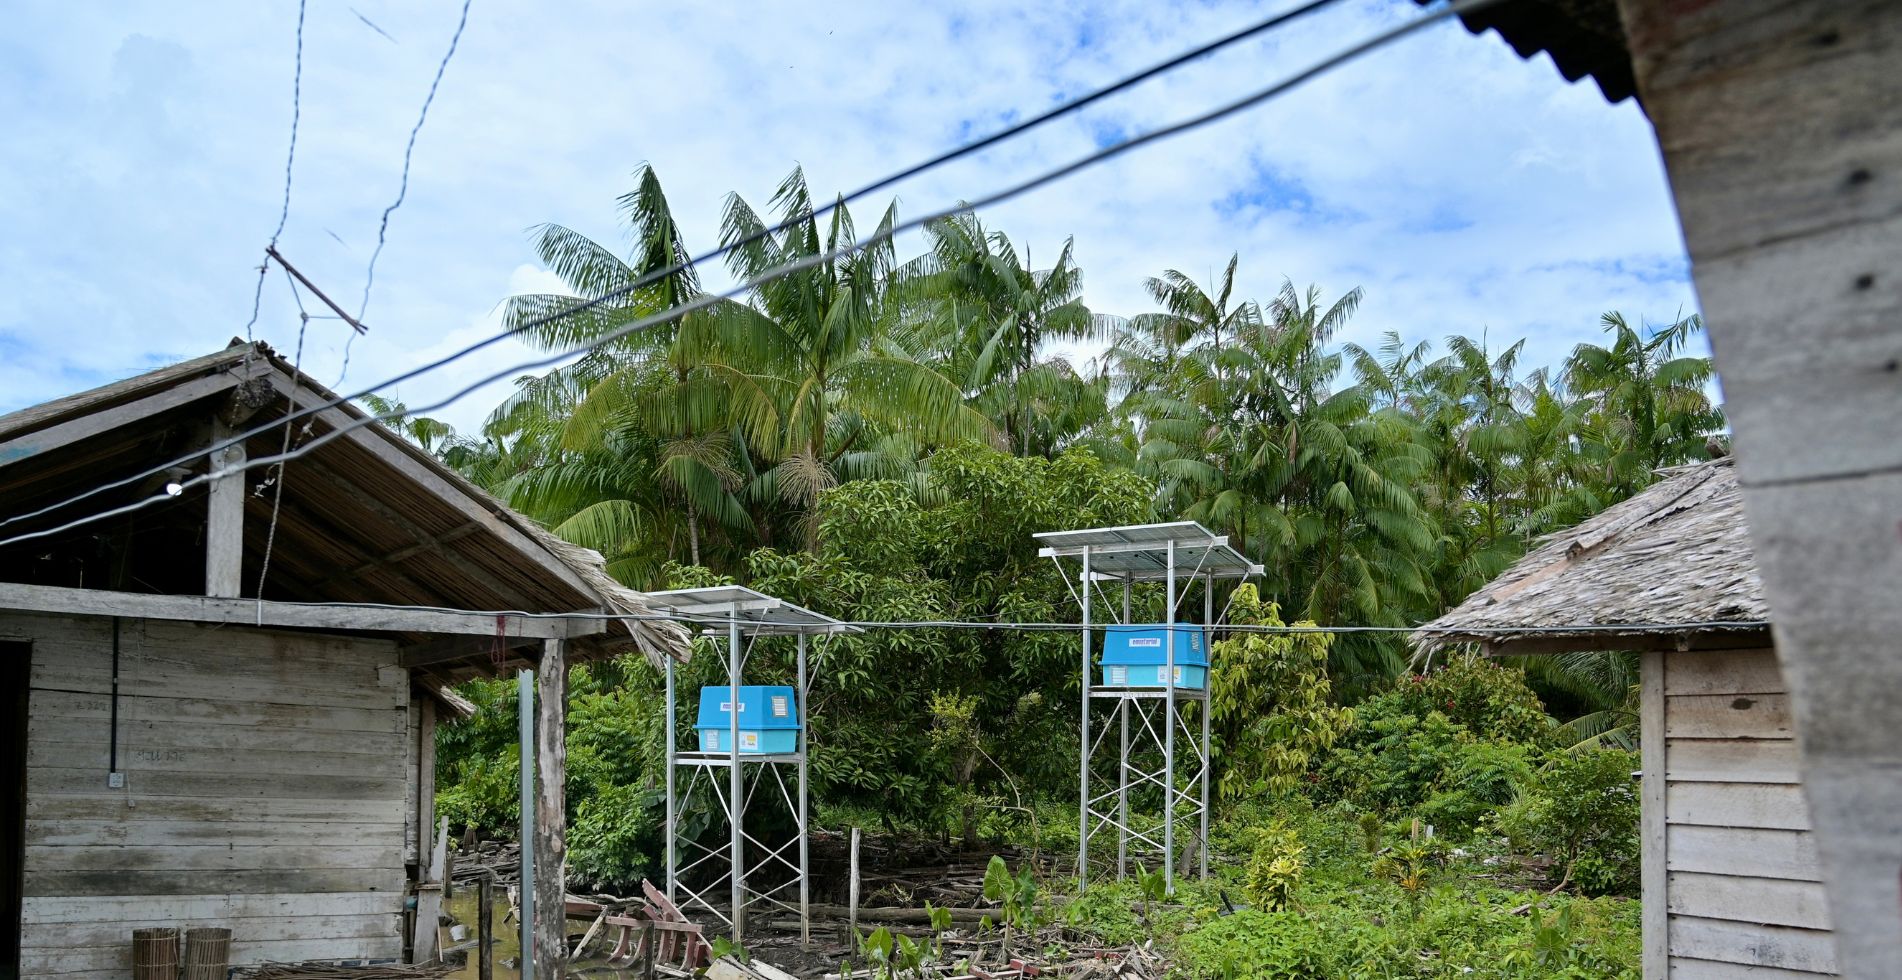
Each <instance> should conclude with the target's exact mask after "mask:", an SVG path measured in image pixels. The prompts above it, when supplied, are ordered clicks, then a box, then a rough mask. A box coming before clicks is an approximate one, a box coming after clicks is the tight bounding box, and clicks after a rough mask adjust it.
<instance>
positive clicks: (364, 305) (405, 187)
mask: <svg viewBox="0 0 1902 980" xmlns="http://www.w3.org/2000/svg"><path fill="white" fill-rule="evenodd" d="M470 2H471V0H462V16H461V17H460V18H459V19H458V20H457V21H456V30H455V32H454V33H452V34H450V35H449V50H447V51H445V52H443V56H442V61H440V62H438V63H437V65H436V77H435V78H433V79H431V80H430V82H429V93H428V94H427V95H425V96H423V108H422V110H421V111H419V112H418V113H417V114H416V125H414V126H412V127H410V131H409V144H408V145H407V146H405V147H404V148H403V174H402V177H401V179H399V180H398V182H397V185H396V200H394V201H391V202H390V206H389V207H387V208H384V209H383V220H382V221H381V223H379V224H378V225H377V229H376V248H375V249H373V250H372V251H371V252H370V265H369V268H368V269H366V270H365V272H364V276H363V301H362V302H361V303H359V304H358V306H357V322H358V323H362V322H363V314H364V312H365V311H366V310H368V309H369V308H370V290H371V288H372V287H373V286H374V285H375V284H376V261H377V259H378V258H380V257H381V256H382V255H383V245H384V243H385V240H386V238H387V236H388V233H389V230H390V215H391V214H392V213H394V212H395V211H396V209H397V208H400V207H402V206H403V199H404V198H406V197H408V196H409V168H410V160H411V158H412V157H414V156H415V154H416V137H417V136H418V135H420V134H421V133H422V131H423V123H425V122H427V121H428V120H429V107H430V105H431V104H433V103H434V102H435V101H436V90H437V88H439V87H440V86H441V85H442V76H443V73H444V72H446V71H448V70H449V61H450V59H452V58H454V57H455V56H456V46H457V45H458V44H460V43H461V42H462V31H463V28H465V27H467V26H468V25H469V4H470ZM359 17H361V15H359ZM364 23H369V22H368V21H365V22H364ZM371 26H372V27H375V25H374V24H372V25H371ZM386 36H387V35H386ZM356 339H357V338H356V335H355V334H354V333H352V335H351V336H350V337H349V338H348V339H346V340H345V341H344V342H343V371H342V373H340V374H339V375H338V376H337V384H339V385H341V384H343V379H344V378H345V377H348V376H349V374H350V345H351V344H352V343H354V342H355V341H356Z"/></svg>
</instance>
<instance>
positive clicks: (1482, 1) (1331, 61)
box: [0, 0, 1503, 547]
mask: <svg viewBox="0 0 1902 980" xmlns="http://www.w3.org/2000/svg"><path fill="white" fill-rule="evenodd" d="M1499 2H1503V0H1456V2H1453V3H1449V4H1447V5H1445V6H1442V7H1439V8H1437V9H1434V10H1430V11H1427V12H1425V13H1422V14H1419V15H1417V16H1414V17H1412V18H1410V19H1408V20H1406V21H1404V22H1402V23H1400V24H1397V25H1393V26H1391V27H1388V28H1385V29H1383V30H1381V31H1379V32H1377V33H1375V34H1373V35H1371V36H1369V37H1367V38H1364V39H1362V40H1361V41H1358V42H1355V43H1353V44H1351V45H1349V46H1347V47H1345V48H1343V49H1341V50H1339V51H1337V52H1335V53H1334V54H1332V55H1329V56H1327V57H1325V58H1322V59H1321V60H1319V61H1316V62H1314V63H1313V64H1311V65H1309V66H1308V67H1306V68H1304V69H1302V70H1300V71H1298V72H1296V73H1295V74H1293V75H1290V76H1288V77H1286V78H1284V79H1282V80H1280V81H1278V82H1275V83H1273V84H1271V85H1268V86H1266V87H1264V88H1261V89H1258V90H1256V91H1254V92H1251V93H1249V94H1248V95H1245V96H1243V97H1241V98H1239V99H1236V100H1234V101H1231V102H1229V103H1226V104H1224V105H1222V106H1219V107H1217V108H1215V109H1211V110H1209V111H1207V112H1204V113H1201V114H1199V115H1195V116H1191V117H1189V118H1186V119H1183V120H1180V121H1178V122H1175V123H1171V124H1169V125H1166V126H1162V127H1159V128H1156V129H1152V130H1148V131H1145V132H1143V133H1140V134H1138V135H1135V136H1131V137H1128V138H1126V139H1123V140H1120V141H1118V142H1115V143H1112V144H1110V145H1108V146H1106V147H1103V148H1101V149H1099V150H1097V151H1096V152H1094V153H1091V154H1089V155H1087V156H1084V157H1081V158H1079V159H1077V160H1074V161H1072V162H1070V163H1068V164H1065V165H1063V166H1061V167H1057V168H1055V169H1053V170H1048V171H1045V172H1043V173H1041V174H1038V175H1036V176H1034V177H1031V178H1029V179H1027V180H1024V181H1021V182H1019V183H1017V184H1014V185H1011V186H1010V187H1007V188H1005V189H1003V190H1001V191H996V192H993V193H991V194H989V195H986V196H984V197H981V198H978V199H977V200H975V201H967V202H963V203H960V204H958V205H957V206H954V207H951V208H946V209H943V210H940V211H936V212H933V213H931V214H927V215H925V216H923V217H920V218H915V219H912V220H910V221H906V222H902V223H899V224H897V225H895V226H893V227H891V228H888V229H883V230H881V231H879V232H877V233H875V234H873V235H871V236H868V237H867V238H865V239H862V240H860V241H857V242H853V243H850V244H848V245H844V246H840V247H837V248H833V249H829V250H827V251H825V252H822V253H818V254H815V255H811V256H807V257H805V258H802V259H799V260H797V261H794V262H789V263H785V264H782V265H780V266H776V267H774V268H773V269H770V270H768V271H767V272H765V273H762V274H761V275H759V276H756V277H754V278H752V279H749V280H747V281H746V282H743V283H741V284H739V285H738V286H735V287H733V288H732V289H729V290H727V291H725V292H722V293H714V294H708V295H704V296H700V297H696V298H695V299H693V300H689V301H687V302H685V303H680V304H677V305H675V306H673V307H671V308H669V309H667V310H663V311H661V312H658V313H655V314H652V315H650V316H646V317H642V318H639V319H637V320H634V321H631V322H629V323H627V324H624V325H622V326H621V327H620V328H617V329H616V330H614V331H611V332H610V333H608V334H607V335H605V336H603V337H600V338H598V339H596V340H594V341H592V342H590V343H588V344H584V345H581V346H579V347H576V348H573V349H571V350H566V351H562V352H560V353H557V354H554V355H550V356H547V357H542V358H536V359H533V360H529V361H525V362H522V363H520V364H517V365H514V366H511V367H509V368H506V369H504V370H502V371H499V372H496V373H494V374H491V375H489V376H487V377H485V378H483V379H481V380H479V381H477V382H475V383H474V384H471V385H468V386H465V387H463V388H462V389H460V390H458V391H457V392H455V393H454V394H452V395H450V396H449V397H447V398H445V399H441V400H439V401H436V402H432V403H430V404H427V405H423V406H420V407H416V408H413V409H408V411H410V412H429V411H435V410H437V409H440V408H442V407H444V406H447V405H449V404H452V403H454V402H455V401H456V400H458V399H460V398H462V397H464V396H465V395H467V394H469V393H470V392H472V391H475V390H476V389H479V388H482V387H484V386H486V385H489V384H492V383H494V382H496V381H499V380H502V379H504V378H507V377H509V376H511V375H515V374H519V373H521V372H523V371H531V370H535V369H538V368H544V367H550V366H553V365H556V364H559V363H561V362H562V361H565V360H567V359H569V358H571V357H575V356H577V355H580V354H583V353H586V352H587V351H590V350H594V349H596V348H599V347H602V346H604V345H607V344H610V343H613V342H615V341H617V340H620V339H622V338H624V337H627V336H630V335H632V334H635V333H637V332H640V331H644V330H648V329H652V328H653V327H656V326H659V325H662V324H665V323H667V322H669V321H671V320H675V319H677V318H679V317H680V316H682V315H684V314H687V313H691V312H693V311H695V310H699V309H704V308H706V307H708V306H711V305H713V304H715V303H719V302H722V301H725V300H729V299H733V298H735V297H738V296H740V295H743V294H745V293H747V292H749V291H751V290H753V289H756V288H758V287H759V286H762V285H764V284H766V283H768V282H772V281H773V280H776V279H779V278H782V277H784V276H787V275H791V274H794V273H797V272H801V271H803V270H806V269H809V268H813V267H815V266H818V265H820V264H823V263H826V262H830V261H832V260H833V259H836V258H839V257H841V256H843V255H848V254H851V253H852V252H856V251H859V250H862V249H864V248H866V247H868V246H870V245H873V244H877V243H879V242H882V241H885V240H887V239H890V238H892V237H894V236H896V235H898V234H901V233H903V232H905V231H909V230H911V229H913V228H918V227H922V226H924V225H926V224H929V223H931V222H934V221H939V220H942V219H944V218H948V217H951V216H953V215H956V214H959V213H963V212H965V211H970V210H975V209H978V208H983V207H989V206H991V205H995V204H999V203H1003V202H1005V201H1008V200H1011V199H1012V198H1015V197H1018V196H1019V195H1022V194H1025V193H1028V192H1030V191H1032V190H1035V189H1037V188H1040V187H1043V186H1045V185H1047V184H1050V183H1052V182H1054V181H1057V180H1061V179H1063V178H1065V177H1068V176H1070V175H1072V174H1075V173H1078V172H1080V171H1082V170H1085V169H1087V168H1089V167H1091V166H1094V165H1096V164H1098V163H1101V162H1103V161H1105V160H1109V159H1111V158H1114V157H1117V156H1121V155H1123V154H1124V153H1127V152H1129V151H1131V150H1134V149H1137V148H1139V147H1142V146H1146V145H1148V144H1150V143H1154V142H1157V141H1160V140H1164V139H1168V138H1170V137H1173V136H1178V135H1181V134H1183V133H1186V132H1189V131H1192V130H1195V129H1198V128H1201V127H1203V126H1206V125H1209V124H1211V123H1214V122H1216V121H1218V120H1221V119H1223V118H1226V117H1228V116H1231V115H1234V114H1235V113H1238V112H1241V111H1242V110H1244V109H1248V108H1251V107H1253V106H1255V105H1258V104H1260V103H1262V102H1265V101H1267V100H1269V99H1271V98H1274V97H1276V96H1278V95H1280V94H1282V93H1284V92H1287V91H1288V90H1290V89H1293V88H1295V87H1297V86H1299V85H1301V84H1303V83H1305V82H1307V81H1309V80H1310V79H1312V78H1314V77H1316V76H1318V75H1321V74H1323V73H1325V72H1327V71H1329V70H1330V69H1333V68H1335V67H1338V66H1340V65H1342V64H1346V63H1348V62H1350V61H1353V60H1355V59H1357V58H1359V57H1360V56H1362V55H1364V54H1366V53H1368V52H1370V51H1373V50H1375V49H1378V48H1380V47H1383V46H1385V45H1387V44H1390V43H1392V42H1394V41H1396V40H1398V39H1400V38H1402V37H1405V36H1407V35H1409V34H1412V33H1414V32H1415V31H1418V30H1420V29H1421V28H1424V27H1427V26H1429V25H1431V24H1434V23H1438V22H1439V21H1441V20H1445V19H1447V18H1449V17H1452V16H1455V15H1460V14H1465V13H1469V12H1471V11H1474V10H1478V9H1481V8H1483V7H1487V6H1491V5H1493V4H1495V3H1499ZM782 227H783V225H782ZM766 233H769V232H762V233H761V234H766ZM755 237H757V236H755ZM738 244H739V243H735V245H730V246H727V248H732V247H735V246H736V245H738ZM710 254H717V253H710ZM637 286H638V284H634V285H630V286H627V287H623V289H621V290H616V291H615V292H612V293H608V294H604V295H602V296H599V297H596V298H594V299H591V300H587V301H585V302H583V303H580V304H577V305H576V306H573V307H570V308H568V309H566V310H562V311H559V312H557V313H552V314H549V315H548V316H545V317H540V318H537V319H536V320H533V321H530V322H529V323H526V324H523V325H522V326H521V327H519V328H517V329H516V330H514V331H505V332H503V333H501V334H498V335H496V336H494V337H490V338H488V339H486V340H483V341H479V342H477V343H476V344H473V345H471V346H470V347H468V348H465V349H464V350H462V351H460V352H457V353H455V354H452V355H449V356H448V357H445V358H442V359H439V360H437V361H435V362H432V363H430V364H426V365H423V366H421V367H418V368H414V369H412V370H410V371H407V372H405V373H403V374H401V375H398V376H397V377H396V378H393V379H391V380H389V381H386V382H383V383H382V384H379V385H376V386H374V387H371V388H369V389H366V390H365V391H363V392H360V393H358V394H357V395H352V396H348V397H343V398H338V399H336V400H334V401H331V402H327V403H324V404H321V405H315V406H311V407H309V408H304V409H297V410H295V411H293V412H292V413H291V415H290V416H289V417H290V418H298V417H304V416H309V415H314V414H317V413H319V412H322V411H326V410H328V409H331V408H335V407H338V406H340V405H342V404H344V403H345V402H348V401H350V400H352V399H354V398H357V397H361V396H362V395H365V394H369V393H371V392H374V391H377V390H378V389H380V388H383V387H387V386H389V385H393V384H397V383H400V382H402V381H407V380H410V379H412V378H414V377H417V376H418V375H421V374H423V373H426V372H428V371H432V370H435V369H437V368H440V367H442V366H443V365H445V364H447V363H449V362H451V361H454V360H456V359H457V358H460V357H462V356H466V355H467V354H470V353H473V352H475V351H476V350H480V349H482V348H484V347H486V346H488V345H490V344H493V343H495V342H497V341H499V340H502V339H505V338H507V337H510V336H515V335H516V334H519V333H522V332H526V331H528V330H532V329H534V328H536V327H538V326H542V325H545V324H547V323H551V322H554V321H556V320H559V319H562V318H565V317H569V316H573V315H575V314H577V313H581V312H584V311H586V310H588V309H591V308H593V307H595V306H598V305H600V304H601V303H604V302H608V301H609V300H611V299H613V298H616V297H617V296H619V295H625V294H626V293H627V292H629V291H632V290H633V289H634V288H637ZM396 414H397V413H395V412H388V413H382V414H376V415H370V416H367V417H365V418H363V419H358V420H355V421H353V422H351V423H349V424H347V425H344V426H342V427H339V428H337V429H333V430H332V431H330V432H327V433H325V434H324V435H321V436H318V437H317V438H315V439H312V440H310V441H309V442H306V443H305V444H304V445H302V446H300V447H298V448H297V449H295V450H292V451H291V452H290V453H285V454H279V455H277V456H267V457H260V458H258V459H254V460H248V461H247V462H246V463H245V464H244V465H243V466H242V467H240V468H238V471H239V472H243V471H245V470H250V469H254V468H257V467H259V466H269V465H273V464H276V463H280V462H283V461H285V460H287V459H294V458H296V457H298V456H301V455H305V454H307V453H309V452H312V451H314V450H315V449H317V448H318V447H320V446H322V445H323V444H324V443H326V442H328V441H330V440H331V439H334V438H338V437H340V436H343V435H345V434H347V433H349V432H351V431H354V430H356V429H358V428H362V427H364V426H366V425H369V424H371V423H373V422H378V421H385V420H387V419H389V418H394V417H395V416H396ZM276 424H277V423H275V422H273V423H269V424H267V425H263V426H259V427H258V428H257V429H254V430H251V431H249V432H246V433H242V434H240V435H237V436H233V437H232V438H231V439H229V440H226V441H225V442H223V443H214V444H213V445H211V446H209V447H207V448H206V449H204V450H199V451H194V452H192V453H190V454H187V455H186V456H184V457H181V458H180V459H179V460H177V461H174V462H171V463H166V464H162V465H160V466H157V467H153V468H152V469H151V470H148V471H146V472H145V473H141V474H136V475H134V476H131V477H127V478H125V479H122V480H119V481H115V482H113V483H109V484H105V485H102V486H100V487H95V488H93V489H92V490H88V491H85V492H82V493H80V494H77V495H74V496H73V497H71V498H68V499H66V500H63V501H60V502H58V503H55V504H51V505H48V506H46V507H43V508H40V509H39V510H36V511H33V512H32V513H29V514H22V515H17V516H14V517H10V518H7V519H5V520H0V526H4V525H6V524H9V523H13V522H15V521H19V520H24V519H28V518H31V517H36V516H39V515H42V514H45V513H48V512H50V511H52V510H57V509H59V508H62V507H65V506H68V505H70V504H72V503H76V502H78V501H79V500H82V499H85V498H87V497H90V496H92V495H94V494H97V493H100V492H103V491H105V490H109V489H112V488H115V487H120V486H126V485H128V484H131V483H134V482H137V481H139V480H142V479H144V478H146V477H147V476H150V475H152V474H154V473H160V472H164V471H165V470H167V469H169V468H171V467H174V466H178V465H182V464H185V463H189V462H191V461H192V460H195V459H197V458H198V457H200V456H203V455H206V454H207V453H211V452H215V451H217V450H218V449H221V448H223V447H224V446H228V445H232V444H234V443H236V442H239V441H242V440H244V439H246V438H249V437H250V436H252V435H256V434H258V433H260V432H263V431H267V430H269V429H272V428H275V426H276ZM229 472H230V471H219V472H218V473H216V474H212V473H207V474H203V475H199V476H195V477H192V478H191V479H190V480H188V481H185V484H184V485H185V486H186V487H190V486H194V485H197V484H200V483H203V482H206V481H208V480H210V479H212V478H213V477H214V476H223V475H228V474H229ZM166 499H169V498H168V497H166V496H155V497H151V498H147V499H144V500H141V501H137V502H134V503H131V504H127V505H124V506H121V507H117V508H113V509H111V510H107V511H104V512H101V513H98V514H94V515H92V516H89V517H83V518H79V519H77V520H74V521H71V522H68V523H66V524H63V525H60V526H58V527H54V528H49V529H47V530H43V531H34V532H28V533H25V534H18V535H15V536H13V537H10V538H7V539H5V540H0V547H4V546H6V545H10V544H14V543H17V542H20V541H25V540H30V539H33V538H40V537H46V536H48V535H52V534H58V533H61V532H63V531H66V530H69V529H71V528H74V527H78V526H81V525H84V524H87V523H90V522H92V521H96V520H102V519H105V518H107V517H112V516H116V515H119V514H124V513H129V512H132V511H135V510H139V509H141V508H143V507H146V506H149V505H151V504H154V503H158V502H160V501H162V500H166Z"/></svg>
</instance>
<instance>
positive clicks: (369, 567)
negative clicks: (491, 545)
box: [297, 456, 592, 602]
mask: <svg viewBox="0 0 1902 980" xmlns="http://www.w3.org/2000/svg"><path fill="white" fill-rule="evenodd" d="M297 466H298V468H300V469H302V470H304V471H305V472H307V473H310V474H312V475H314V476H316V477H317V478H318V479H320V480H322V481H324V482H325V483H328V484H329V485H330V486H331V487H332V488H333V489H335V490H336V491H337V492H339V493H345V494H349V495H350V499H351V500H353V501H354V502H356V503H357V504H358V505H360V506H362V507H364V508H365V509H367V510H369V511H371V512H372V513H374V514H376V515H377V516H378V517H380V518H382V519H383V520H385V521H388V522H389V523H390V524H391V525H392V526H394V527H395V528H396V529H397V530H398V531H400V532H402V533H403V534H405V535H407V536H409V537H410V538H412V539H414V541H415V543H414V544H409V545H405V546H403V547H402V548H398V549H396V550H395V551H393V552H390V553H389V554H387V555H384V556H383V557H381V558H373V559H371V560H370V561H368V562H364V563H362V564H360V565H359V566H357V568H355V569H352V570H348V571H344V572H339V573H338V574H336V575H332V576H330V577H328V578H326V579H324V580H323V581H322V582H319V583H318V584H317V586H318V588H320V589H321V588H322V587H323V586H326V585H331V584H334V583H335V582H337V581H339V580H342V579H344V578H349V577H354V575H357V574H365V573H368V572H372V571H375V570H376V569H379V568H385V567H388V566H389V565H392V564H395V563H397V562H400V561H403V560H404V559H407V558H413V557H415V556H416V555H419V554H422V553H423V552H425V551H427V552H431V553H434V554H437V555H440V556H442V557H443V558H444V559H447V560H448V561H449V562H450V563H451V564H453V565H455V566H456V571H457V572H458V573H459V574H462V575H466V576H468V577H469V578H472V579H475V580H476V581H477V582H479V583H481V584H482V587H483V588H486V589H488V590H489V591H490V592H493V593H495V596H496V598H497V599H498V600H499V601H502V602H512V601H516V600H517V599H518V597H519V596H520V595H521V589H520V588H518V587H515V586H512V585H509V584H508V583H506V582H503V581H502V580H501V579H498V578H496V577H495V576H493V575H491V574H489V573H488V572H485V571H483V570H482V569H481V568H479V567H477V566H476V565H475V564H474V563H473V562H471V561H470V560H469V559H467V558H465V557H463V556H461V555H456V554H453V553H452V552H450V550H449V548H448V547H447V546H448V544H449V543H450V542H453V541H459V540H461V539H463V538H466V537H468V536H469V535H471V534H474V533H476V532H478V531H481V530H485V527H484V525H483V524H482V523H481V522H478V521H469V522H467V523H465V524H462V525H461V526H458V527H454V528H451V529H449V530H448V531H445V532H443V533H442V534H431V533H430V532H429V531H428V530H427V529H426V528H424V527H423V526H422V525H420V524H417V523H416V522H415V521H413V520H411V519H410V518H409V517H408V516H406V515H404V514H403V512H402V511H400V510H397V509H396V508H395V507H392V506H390V505H389V504H387V503H384V502H383V501H382V500H380V499H378V498H377V497H376V495H374V494H372V493H370V492H369V491H367V490H364V489H363V488H362V487H359V486H357V485H356V484H355V483H354V482H352V481H351V480H350V478H349V477H347V476H345V475H343V474H342V473H339V472H337V471H336V470H335V469H333V468H331V467H329V466H326V465H324V464H323V463H321V462H319V461H318V460H317V458H316V457H315V456H305V457H303V458H302V459H299V460H298V461H297ZM544 553H545V552H544ZM590 594H592V593H590Z"/></svg>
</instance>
